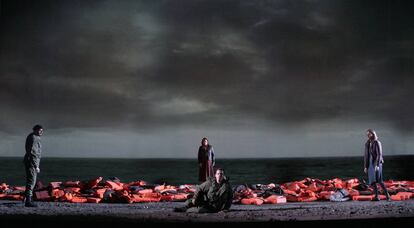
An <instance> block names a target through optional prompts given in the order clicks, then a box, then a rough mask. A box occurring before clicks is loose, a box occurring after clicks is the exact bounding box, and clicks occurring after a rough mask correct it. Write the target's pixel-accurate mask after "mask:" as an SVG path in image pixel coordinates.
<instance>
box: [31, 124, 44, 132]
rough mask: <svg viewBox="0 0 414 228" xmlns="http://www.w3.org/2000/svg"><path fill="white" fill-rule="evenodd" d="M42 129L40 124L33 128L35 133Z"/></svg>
mask: <svg viewBox="0 0 414 228" xmlns="http://www.w3.org/2000/svg"><path fill="white" fill-rule="evenodd" d="M40 129H43V127H42V125H39V124H36V125H35V126H34V127H33V131H38V130H40Z"/></svg>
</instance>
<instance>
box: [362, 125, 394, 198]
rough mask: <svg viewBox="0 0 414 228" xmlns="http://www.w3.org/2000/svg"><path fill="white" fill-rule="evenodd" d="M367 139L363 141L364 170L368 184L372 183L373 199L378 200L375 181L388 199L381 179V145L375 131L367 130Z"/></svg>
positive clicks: (382, 161) (388, 196)
mask: <svg viewBox="0 0 414 228" xmlns="http://www.w3.org/2000/svg"><path fill="white" fill-rule="evenodd" d="M367 136H368V140H367V142H366V143H365V154H364V172H365V173H367V174H368V184H370V185H372V187H373V188H374V192H375V198H374V200H376V201H379V197H378V188H377V183H378V184H380V185H381V187H382V190H383V191H384V193H385V195H386V197H387V200H388V201H390V195H389V194H388V191H387V188H386V187H385V185H384V181H383V180H382V164H383V163H384V159H383V157H382V146H381V142H380V141H379V140H378V136H377V133H376V132H375V131H374V130H372V129H368V130H367Z"/></svg>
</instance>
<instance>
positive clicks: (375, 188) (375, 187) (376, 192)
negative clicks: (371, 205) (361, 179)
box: [372, 183, 380, 201]
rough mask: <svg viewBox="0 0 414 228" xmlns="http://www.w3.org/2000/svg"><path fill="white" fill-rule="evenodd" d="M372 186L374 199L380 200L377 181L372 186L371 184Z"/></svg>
mask: <svg viewBox="0 0 414 228" xmlns="http://www.w3.org/2000/svg"><path fill="white" fill-rule="evenodd" d="M372 187H373V188H374V193H375V197H374V201H380V198H379V197H378V187H377V183H375V184H374V186H372Z"/></svg>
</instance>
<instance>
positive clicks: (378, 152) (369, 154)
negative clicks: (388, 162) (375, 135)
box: [364, 139, 384, 169]
mask: <svg viewBox="0 0 414 228" xmlns="http://www.w3.org/2000/svg"><path fill="white" fill-rule="evenodd" d="M370 159H372V164H373V165H374V166H379V165H380V164H382V163H384V158H383V157H382V146H381V142H380V141H379V140H377V139H375V140H372V142H371V141H370V140H368V141H367V142H366V143H365V154H364V168H367V169H368V168H369V166H370V164H369V160H370Z"/></svg>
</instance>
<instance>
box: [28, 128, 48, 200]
mask: <svg viewBox="0 0 414 228" xmlns="http://www.w3.org/2000/svg"><path fill="white" fill-rule="evenodd" d="M42 135H43V127H42V126H40V125H36V126H34V127H33V132H32V133H30V134H29V135H28V136H27V138H26V154H25V155H24V159H23V162H24V166H25V169H26V192H25V204H24V205H25V206H26V207H36V206H37V205H36V204H34V203H33V200H32V196H33V189H34V187H35V184H36V177H37V174H38V173H40V157H41V154H42V144H41V141H40V136H42Z"/></svg>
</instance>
